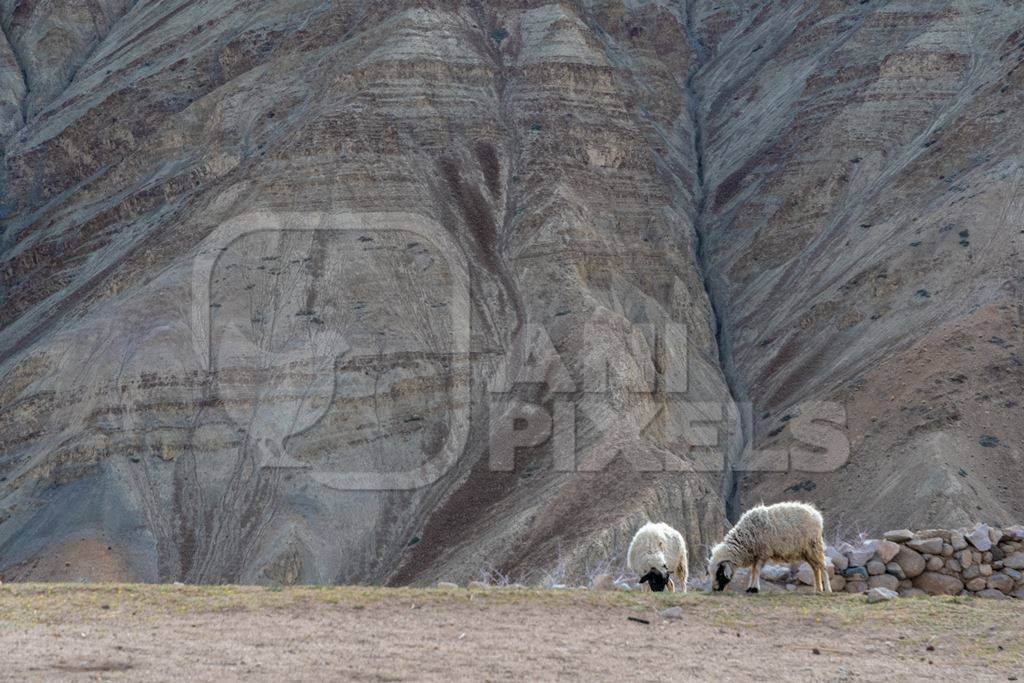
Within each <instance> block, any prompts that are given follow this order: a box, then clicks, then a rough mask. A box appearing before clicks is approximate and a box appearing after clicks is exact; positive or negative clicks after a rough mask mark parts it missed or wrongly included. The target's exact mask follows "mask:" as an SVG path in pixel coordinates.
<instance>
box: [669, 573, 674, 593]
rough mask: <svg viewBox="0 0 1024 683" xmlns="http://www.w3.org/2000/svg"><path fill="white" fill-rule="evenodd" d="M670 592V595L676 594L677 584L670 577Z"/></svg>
mask: <svg viewBox="0 0 1024 683" xmlns="http://www.w3.org/2000/svg"><path fill="white" fill-rule="evenodd" d="M668 590H669V592H670V593H675V592H676V583H675V581H673V580H672V577H671V576H670V577H668Z"/></svg>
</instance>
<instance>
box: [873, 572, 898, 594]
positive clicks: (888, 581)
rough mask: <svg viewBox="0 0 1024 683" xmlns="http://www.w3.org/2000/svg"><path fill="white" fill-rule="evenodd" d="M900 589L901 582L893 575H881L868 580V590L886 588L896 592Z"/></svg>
mask: <svg viewBox="0 0 1024 683" xmlns="http://www.w3.org/2000/svg"><path fill="white" fill-rule="evenodd" d="M899 587H900V580H899V579H897V578H896V577H895V576H893V575H892V574H879V575H878V576H872V577H871V578H869V579H868V588H869V589H870V588H886V589H888V590H891V591H894V590H896V589H897V588H899Z"/></svg>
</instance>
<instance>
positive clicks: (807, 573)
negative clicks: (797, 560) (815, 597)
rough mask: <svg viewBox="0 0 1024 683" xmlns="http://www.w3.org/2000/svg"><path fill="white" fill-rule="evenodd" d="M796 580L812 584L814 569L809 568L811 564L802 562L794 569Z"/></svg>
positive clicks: (808, 584)
mask: <svg viewBox="0 0 1024 683" xmlns="http://www.w3.org/2000/svg"><path fill="white" fill-rule="evenodd" d="M796 580H797V581H799V582H800V583H802V584H805V585H807V586H813V585H814V570H812V569H811V565H809V564H807V563H806V562H804V563H803V564H801V565H800V567H799V568H798V569H797V570H796Z"/></svg>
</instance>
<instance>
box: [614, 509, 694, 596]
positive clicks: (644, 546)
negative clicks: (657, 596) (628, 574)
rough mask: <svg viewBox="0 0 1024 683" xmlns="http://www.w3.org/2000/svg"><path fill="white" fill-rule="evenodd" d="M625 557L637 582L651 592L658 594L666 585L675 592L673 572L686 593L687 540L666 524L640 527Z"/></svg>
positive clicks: (650, 523) (658, 523) (651, 524)
mask: <svg viewBox="0 0 1024 683" xmlns="http://www.w3.org/2000/svg"><path fill="white" fill-rule="evenodd" d="M626 557H627V562H628V564H629V568H630V569H632V570H633V571H635V572H636V573H637V574H639V575H640V583H646V584H647V585H648V586H650V588H651V590H652V591H658V592H660V591H663V590H665V586H668V588H669V590H670V591H672V592H675V590H676V586H675V582H674V581H673V580H672V573H673V572H675V574H676V577H677V578H678V579H679V583H680V584H681V585H682V591H683V592H684V593H685V592H686V577H687V573H688V569H687V565H686V540H685V539H683V535H682V534H680V533H679V532H678V531H676V530H675V529H673V528H672V527H670V526H669V525H668V524H665V523H663V522H648V523H647V524H644V525H643V526H642V527H640V528H639V529H638V530H637V532H636V534H634V535H633V540H632V542H630V544H629V552H628V553H627V556H626Z"/></svg>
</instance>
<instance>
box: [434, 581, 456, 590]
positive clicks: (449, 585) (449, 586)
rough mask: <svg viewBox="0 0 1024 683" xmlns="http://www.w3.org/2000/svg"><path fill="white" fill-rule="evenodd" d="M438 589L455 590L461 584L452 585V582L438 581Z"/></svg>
mask: <svg viewBox="0 0 1024 683" xmlns="http://www.w3.org/2000/svg"><path fill="white" fill-rule="evenodd" d="M437 587H438V588H442V589H444V590H455V589H457V588H458V587H459V584H457V583H452V582H451V581H438V582H437Z"/></svg>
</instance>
